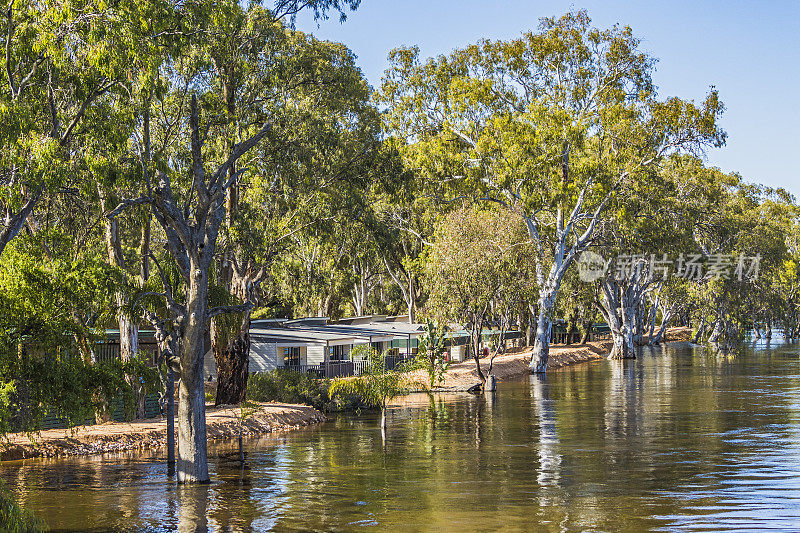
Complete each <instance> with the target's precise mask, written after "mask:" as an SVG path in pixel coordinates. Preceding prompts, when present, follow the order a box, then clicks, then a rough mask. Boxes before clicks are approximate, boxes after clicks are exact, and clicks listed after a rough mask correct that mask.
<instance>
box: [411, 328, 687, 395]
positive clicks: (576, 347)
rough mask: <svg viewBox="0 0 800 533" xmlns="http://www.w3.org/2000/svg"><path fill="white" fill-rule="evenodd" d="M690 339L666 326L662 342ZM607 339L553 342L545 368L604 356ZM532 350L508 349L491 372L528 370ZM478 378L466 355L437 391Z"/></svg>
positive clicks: (504, 374)
mask: <svg viewBox="0 0 800 533" xmlns="http://www.w3.org/2000/svg"><path fill="white" fill-rule="evenodd" d="M690 339H691V330H690V329H689V328H670V329H668V330H667V332H666V333H665V335H664V342H685V341H688V340H690ZM611 346H612V343H611V340H607V341H596V342H588V343H586V344H572V345H569V346H567V345H563V344H553V345H551V346H550V358H549V360H548V362H547V371H548V372H557V371H558V370H559V369H560V368H563V367H565V366H567V365H573V364H576V363H585V362H587V361H596V360H598V359H605V357H606V356H607V355H608V354H609V353H610V352H611ZM531 353H532V348H531V347H525V348H521V349H517V350H516V351H514V352H512V353H507V354H505V355H500V356H498V357H496V358H495V360H494V365H493V367H492V374H494V375H495V376H496V377H497V379H498V380H503V379H511V378H517V377H519V376H522V375H525V374H528V373H529V372H530V370H529V369H528V362H529V361H530V358H531ZM488 369H489V359H488V358H487V359H486V360H485V361H484V360H482V361H481V370H483V372H484V374H486V373H487V371H488ZM411 376H412V377H411V380H410V381H412V382H421V383H424V382H425V379H426V378H427V375H426V374H424V372H422V371H417V372H413V373H411ZM478 382H479V378H478V373H477V371H476V370H475V361H474V360H472V359H469V360H468V361H464V362H463V363H456V364H453V365H451V366H450V368H449V370H448V371H447V374H446V377H445V382H444V385H442V386H441V387H439V388H437V390H441V391H461V390H466V389H468V388H469V387H471V386H473V385H475V384H476V383H478Z"/></svg>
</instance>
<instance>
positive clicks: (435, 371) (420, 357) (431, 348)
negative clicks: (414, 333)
mask: <svg viewBox="0 0 800 533" xmlns="http://www.w3.org/2000/svg"><path fill="white" fill-rule="evenodd" d="M444 341H445V327H444V325H438V326H437V325H436V322H435V321H433V320H430V319H429V320H427V322H426V323H425V332H424V333H423V334H422V335H421V336H420V338H419V347H418V350H417V364H418V365H419V366H420V367H422V368H424V369H425V371H426V372H427V373H428V384H429V386H430V387H431V388H433V387H435V386H436V385H437V384H440V383H442V382H444V375H445V373H446V372H447V369H448V368H449V367H450V362H449V361H445V359H444V354H445V349H444Z"/></svg>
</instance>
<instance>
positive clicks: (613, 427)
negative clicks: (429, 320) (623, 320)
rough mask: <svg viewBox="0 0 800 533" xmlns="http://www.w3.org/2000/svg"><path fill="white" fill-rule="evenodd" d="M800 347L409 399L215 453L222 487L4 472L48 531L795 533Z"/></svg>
mask: <svg viewBox="0 0 800 533" xmlns="http://www.w3.org/2000/svg"><path fill="white" fill-rule="evenodd" d="M799 374H800V361H799V360H798V349H797V346H796V345H791V346H789V345H783V344H776V342H775V339H773V341H772V344H771V345H767V344H766V343H759V344H757V345H755V346H752V347H750V348H748V349H747V350H745V351H744V352H742V353H741V354H733V355H721V354H718V353H716V352H714V351H710V350H708V351H707V350H704V349H702V348H697V349H694V350H693V349H689V348H682V349H676V348H669V349H667V350H662V349H660V348H659V349H644V350H642V353H641V354H640V357H639V358H638V359H636V360H635V361H613V362H612V361H609V362H598V363H593V364H588V365H580V366H577V367H572V368H568V369H565V370H564V371H560V372H556V373H554V374H552V375H550V376H548V378H547V379H542V378H539V377H535V376H531V377H526V378H525V379H524V380H522V381H520V382H515V383H501V384H500V387H499V390H498V391H497V392H496V393H495V394H492V395H486V396H473V395H468V394H449V395H435V396H426V395H417V396H411V397H407V398H403V399H401V400H400V401H399V403H398V405H396V406H394V407H393V408H392V409H391V410H390V412H389V414H388V419H389V423H388V428H387V430H386V432H385V434H382V433H381V430H380V425H379V419H378V416H377V415H367V416H361V417H349V416H343V417H339V418H337V419H335V420H334V421H332V422H329V423H327V424H324V425H321V426H318V427H312V428H308V429H305V430H300V431H297V432H292V433H285V434H281V435H275V436H270V437H264V438H261V439H253V440H249V441H247V442H246V443H245V444H246V453H247V455H246V458H245V462H244V463H242V462H241V461H239V457H238V446H237V444H236V443H235V442H234V443H231V444H230V445H224V444H215V445H213V446H211V448H210V453H211V459H210V461H211V465H210V467H211V470H212V479H213V480H214V482H213V483H212V484H211V485H210V486H201V487H179V486H176V485H175V484H174V482H173V481H169V480H168V479H167V470H166V466H165V465H164V457H162V456H161V455H160V454H154V453H147V454H129V455H117V456H108V457H104V458H74V459H69V460H63V461H28V462H26V463H22V464H20V463H16V464H6V465H3V466H2V467H0V475H2V477H3V478H5V479H6V480H7V482H8V483H9V484H10V485H11V486H12V487H14V488H15V490H16V491H17V492H18V494H19V496H20V499H21V501H22V502H23V503H24V504H25V505H26V506H28V507H30V508H32V509H34V510H35V511H37V512H38V513H39V514H40V515H41V516H42V517H44V518H45V519H46V520H47V521H48V523H49V524H50V526H51V527H52V528H54V529H95V530H107V529H109V528H111V529H118V530H157V531H158V530H163V531H174V530H178V531H205V530H210V531H244V530H253V531H263V530H269V529H275V530H309V529H312V530H330V529H339V530H351V529H356V528H358V529H368V530H380V531H384V530H397V531H406V530H431V529H439V530H442V531H456V530H458V531H462V530H474V529H485V530H496V529H501V528H506V529H512V530H513V529H517V530H531V529H537V530H544V531H564V530H567V531H575V530H605V531H626V530H627V531H642V530H669V531H674V530H709V529H711V530H735V529H750V530H753V529H763V528H767V527H770V528H775V529H778V530H781V529H782V530H786V531H796V530H798V529H800V500H798V496H796V495H800V491H799V490H798V489H800V379H798V378H799V377H800V376H799Z"/></svg>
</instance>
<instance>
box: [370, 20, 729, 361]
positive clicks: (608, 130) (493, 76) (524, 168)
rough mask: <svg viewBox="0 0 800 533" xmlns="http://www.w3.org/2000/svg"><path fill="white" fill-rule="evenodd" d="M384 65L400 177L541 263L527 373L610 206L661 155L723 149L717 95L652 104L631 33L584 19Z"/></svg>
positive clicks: (540, 357)
mask: <svg viewBox="0 0 800 533" xmlns="http://www.w3.org/2000/svg"><path fill="white" fill-rule="evenodd" d="M390 61H391V65H390V68H389V69H388V71H387V72H386V74H385V76H384V79H383V85H382V88H381V94H380V101H381V102H382V103H384V104H385V105H387V107H388V109H389V112H388V113H387V128H388V129H389V130H390V131H391V132H393V133H394V134H395V135H397V136H398V137H399V138H401V139H404V140H405V141H406V142H407V145H406V147H405V155H406V158H407V160H408V164H409V166H411V167H412V168H419V169H421V171H422V172H424V173H425V175H426V177H427V179H429V180H431V181H434V182H436V183H437V184H439V187H440V191H441V194H443V195H450V196H453V195H455V196H459V195H466V196H470V197H473V198H480V199H484V200H486V201H490V202H495V203H498V204H502V205H503V206H505V207H507V208H508V209H510V210H512V211H514V212H515V213H517V214H518V215H519V216H521V217H522V219H523V220H524V221H525V223H526V225H527V228H528V232H529V235H530V238H531V241H532V246H533V248H534V250H535V252H536V254H537V257H538V266H537V272H536V281H537V285H538V322H537V334H536V341H535V346H534V353H533V357H532V359H531V365H530V366H531V369H532V370H533V371H535V372H543V371H545V369H546V367H547V356H548V343H549V337H550V328H551V323H552V318H553V317H552V314H553V310H554V306H555V302H556V298H557V295H558V292H559V289H560V286H561V282H562V280H563V277H564V274H565V273H566V272H567V269H568V268H569V266H570V265H571V264H572V263H573V261H574V260H575V259H576V258H577V256H578V255H579V254H580V253H581V252H582V251H583V250H585V249H586V248H587V247H588V246H589V245H590V244H591V241H592V237H593V235H594V232H595V229H596V228H597V225H598V223H599V221H600V220H601V219H602V215H603V211H604V210H605V208H606V207H607V206H608V203H609V201H610V200H611V199H612V198H613V196H614V194H615V192H616V191H617V190H618V189H619V188H620V187H621V186H622V185H623V184H624V183H626V182H628V181H631V180H635V179H639V177H640V176H642V175H645V174H646V173H648V172H650V171H651V169H652V168H653V167H654V166H655V165H657V164H658V162H659V161H660V160H661V159H662V158H663V157H664V156H665V155H666V154H669V153H670V152H673V151H676V150H680V149H699V148H701V147H703V146H707V145H713V146H719V145H721V144H722V143H723V142H724V139H725V135H724V134H723V132H721V131H720V129H719V128H718V126H717V124H716V120H717V117H718V115H719V114H720V113H721V111H722V104H721V102H720V101H719V98H718V96H717V92H716V91H715V90H713V89H712V90H711V91H710V92H709V94H708V96H707V98H706V99H705V100H704V101H703V102H702V103H700V104H697V105H696V104H694V103H692V102H687V101H684V100H681V99H679V98H668V99H666V100H659V99H658V97H657V95H656V91H655V88H654V86H653V83H652V80H651V74H652V71H653V65H654V60H653V59H652V58H650V57H648V56H647V55H646V54H645V53H644V52H642V51H641V50H640V41H639V39H638V38H636V37H635V36H634V35H633V32H632V30H631V29H630V28H628V27H625V28H620V27H617V26H615V27H613V28H610V29H605V30H601V29H596V28H593V27H592V26H591V21H590V19H589V17H588V15H587V14H586V13H585V12H577V13H569V14H567V15H564V16H562V17H560V18H545V19H542V21H541V23H540V28H539V31H538V32H525V33H524V34H523V35H522V36H521V37H520V38H518V39H513V40H509V41H488V40H484V41H480V42H479V43H477V44H475V45H472V46H469V47H467V48H465V49H462V50H456V51H455V52H453V53H451V54H450V55H448V56H440V57H437V58H433V59H429V60H427V61H424V62H421V61H420V58H419V50H418V49H416V48H400V49H397V50H394V51H393V52H392V53H391V55H390Z"/></svg>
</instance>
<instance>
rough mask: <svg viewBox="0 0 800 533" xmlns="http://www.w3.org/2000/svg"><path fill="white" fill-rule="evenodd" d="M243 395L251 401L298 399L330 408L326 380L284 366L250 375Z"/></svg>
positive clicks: (285, 401)
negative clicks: (245, 394) (245, 393)
mask: <svg viewBox="0 0 800 533" xmlns="http://www.w3.org/2000/svg"><path fill="white" fill-rule="evenodd" d="M247 398H248V400H251V401H254V402H281V403H301V404H306V405H311V406H313V407H314V408H316V409H318V410H320V411H327V410H329V408H330V399H329V396H328V383H327V380H322V379H318V378H317V377H316V376H314V375H313V374H308V373H305V372H297V371H295V370H291V369H286V368H278V369H275V370H272V371H271V372H257V373H255V374H252V375H250V377H249V378H248V380H247Z"/></svg>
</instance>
